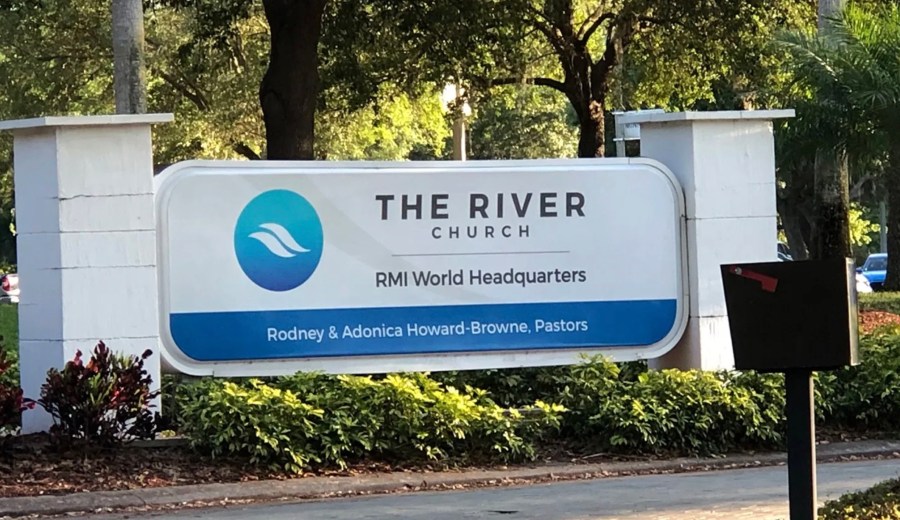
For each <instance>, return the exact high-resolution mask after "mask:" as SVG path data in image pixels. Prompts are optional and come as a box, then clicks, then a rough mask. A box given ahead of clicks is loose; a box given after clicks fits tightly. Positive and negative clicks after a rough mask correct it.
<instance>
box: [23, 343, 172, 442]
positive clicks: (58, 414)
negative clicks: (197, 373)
mask: <svg viewBox="0 0 900 520" xmlns="http://www.w3.org/2000/svg"><path fill="white" fill-rule="evenodd" d="M150 355H152V352H151V351H150V350H147V351H145V352H144V353H143V355H141V357H137V356H122V355H117V354H115V353H113V352H111V351H110V350H109V348H108V347H107V346H106V345H105V344H104V343H103V342H102V341H101V342H99V343H98V344H97V346H96V347H95V348H94V352H93V354H92V355H91V358H90V359H89V360H88V362H87V363H85V362H84V361H83V360H82V354H81V351H78V352H77V353H76V354H75V358H74V359H73V360H72V361H69V362H68V363H66V366H65V367H63V369H62V370H61V371H60V370H56V369H51V370H50V371H49V372H47V381H46V382H45V383H44V385H43V386H42V387H41V398H40V400H38V403H39V404H40V405H41V406H42V407H43V408H44V409H45V410H47V412H48V413H49V414H50V415H51V416H53V426H52V427H51V430H50V433H51V434H52V436H53V438H54V440H56V441H58V442H61V443H68V442H71V441H74V440H78V439H80V440H83V441H85V442H89V443H94V444H99V445H102V446H111V445H115V444H120V443H122V442H125V441H129V440H134V439H152V438H153V437H154V435H155V434H156V431H157V420H156V419H157V416H158V414H154V413H153V412H152V411H151V409H152V408H153V406H154V405H153V404H152V401H153V399H155V398H156V396H157V395H159V392H158V391H151V390H150V384H151V383H152V379H151V377H150V375H149V374H148V373H147V371H146V370H145V369H144V360H145V359H147V358H148V357H150Z"/></svg>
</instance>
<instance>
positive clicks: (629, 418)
mask: <svg viewBox="0 0 900 520" xmlns="http://www.w3.org/2000/svg"><path fill="white" fill-rule="evenodd" d="M745 377H749V376H745ZM757 377H759V376H757ZM740 381H741V379H740V378H739V376H734V375H730V374H724V373H722V374H716V373H712V372H702V371H680V370H661V371H649V372H647V373H645V374H641V375H640V376H639V377H638V379H637V380H636V381H633V382H625V383H624V384H622V385H620V386H619V388H618V389H617V392H616V394H615V395H613V396H610V397H611V398H610V399H606V400H604V401H603V402H601V403H600V404H599V406H598V407H597V408H596V410H595V412H594V414H593V415H591V416H590V419H589V422H588V424H587V425H586V426H587V428H588V432H587V433H588V434H589V435H590V438H592V439H594V441H595V443H596V445H597V446H599V447H600V448H604V449H608V450H610V451H626V452H642V453H645V452H650V453H663V452H664V453H687V454H709V453H722V452H726V451H730V450H734V449H747V448H756V447H766V446H774V445H777V444H778V443H779V442H780V441H781V438H782V433H781V416H780V415H779V414H776V413H775V409H776V408H777V403H772V402H764V403H759V402H757V399H759V398H760V397H763V396H764V395H765V394H761V393H758V392H754V391H753V390H752V389H751V388H748V387H744V386H742V385H741V384H740ZM766 386H768V383H767V384H766ZM772 395H775V392H772ZM761 404H762V405H761Z"/></svg>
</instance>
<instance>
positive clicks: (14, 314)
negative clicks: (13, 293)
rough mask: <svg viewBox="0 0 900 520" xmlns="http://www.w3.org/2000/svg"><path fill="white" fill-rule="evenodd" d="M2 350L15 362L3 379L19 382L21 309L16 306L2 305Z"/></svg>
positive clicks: (0, 342)
mask: <svg viewBox="0 0 900 520" xmlns="http://www.w3.org/2000/svg"><path fill="white" fill-rule="evenodd" d="M0 338H2V341H0V350H2V351H3V353H4V354H6V358H7V359H8V360H9V361H12V362H13V366H12V368H11V369H10V370H8V371H7V372H5V373H4V374H3V379H5V380H8V381H15V382H16V383H18V381H19V363H18V360H19V307H18V306H17V305H14V304H0Z"/></svg>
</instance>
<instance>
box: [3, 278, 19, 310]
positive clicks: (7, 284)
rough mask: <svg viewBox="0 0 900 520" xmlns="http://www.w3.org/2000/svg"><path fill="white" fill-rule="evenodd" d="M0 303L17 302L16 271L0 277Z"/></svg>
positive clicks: (17, 279) (17, 280) (17, 283)
mask: <svg viewBox="0 0 900 520" xmlns="http://www.w3.org/2000/svg"><path fill="white" fill-rule="evenodd" d="M0 303H19V275H18V273H7V274H5V275H3V276H2V277H0Z"/></svg>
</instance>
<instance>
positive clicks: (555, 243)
mask: <svg viewBox="0 0 900 520" xmlns="http://www.w3.org/2000/svg"><path fill="white" fill-rule="evenodd" d="M156 206H157V219H158V222H157V234H158V236H157V240H158V260H159V284H160V286H159V288H160V306H161V320H160V321H161V336H162V342H163V354H164V359H165V360H166V362H167V363H168V364H169V365H171V366H172V367H174V368H175V369H177V370H179V371H182V372H186V373H191V374H216V375H273V374H285V373H294V372H296V371H299V370H322V371H328V372H346V373H360V372H363V373H375V372H383V371H395V370H441V369H447V370H450V369H466V368H488V367H510V366H536V365H549V364H567V363H575V362H578V361H579V360H580V355H581V354H582V353H589V354H591V353H603V354H606V355H608V356H610V357H611V358H613V359H616V360H629V359H639V358H650V357H655V356H659V355H661V354H663V353H664V352H666V351H667V350H669V349H670V348H671V347H672V346H674V344H675V342H676V341H677V340H678V339H679V338H680V336H681V334H682V332H683V330H684V327H685V324H686V319H687V313H686V312H685V308H684V306H685V302H686V301H687V300H686V297H685V291H686V287H685V281H684V279H685V273H684V265H685V262H684V254H685V253H684V247H683V245H684V233H685V231H684V207H683V196H682V193H681V189H680V187H679V185H678V184H677V181H676V180H675V179H674V177H673V176H672V174H671V173H670V172H669V171H668V170H667V169H666V168H665V167H664V166H662V165H661V164H659V163H657V162H654V161H651V160H645V159H597V160H584V159H582V160H559V161H472V162H465V163H455V162H437V161H435V162H408V163H382V162H275V161H259V162H202V161H192V162H185V163H180V164H176V165H174V166H172V167H170V168H169V169H167V170H166V171H164V172H163V173H162V174H160V176H159V177H158V178H157V193H156Z"/></svg>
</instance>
